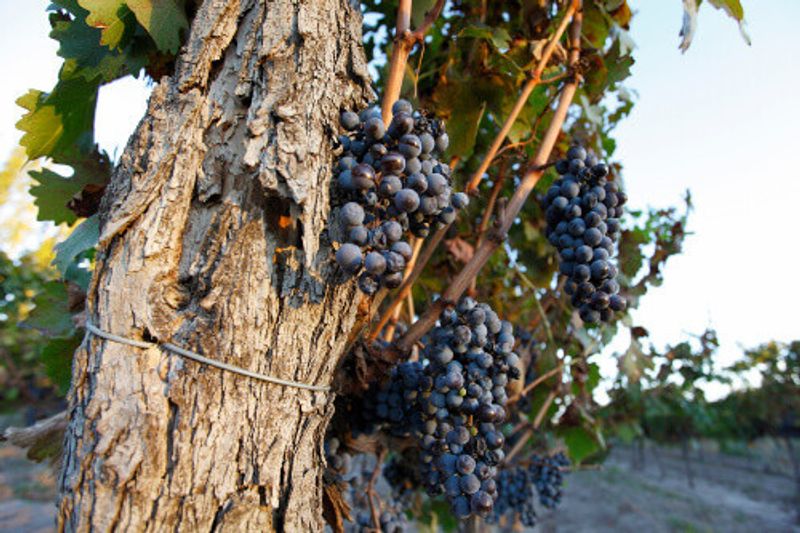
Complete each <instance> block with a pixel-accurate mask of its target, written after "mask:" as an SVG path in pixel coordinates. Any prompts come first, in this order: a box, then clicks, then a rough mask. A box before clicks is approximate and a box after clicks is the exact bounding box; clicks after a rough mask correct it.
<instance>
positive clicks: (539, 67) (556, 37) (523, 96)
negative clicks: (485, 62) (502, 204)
mask: <svg viewBox="0 0 800 533" xmlns="http://www.w3.org/2000/svg"><path fill="white" fill-rule="evenodd" d="M579 6H580V0H572V2H571V3H570V5H569V7H568V8H567V11H566V12H565V13H564V18H563V19H562V20H561V23H560V24H559V25H558V28H556V31H555V33H553V36H552V38H551V39H550V40H549V41H548V43H547V45H546V46H545V48H544V50H543V51H542V58H541V60H540V61H539V62H538V63H537V64H536V68H535V69H534V71H533V73H532V74H531V77H530V78H529V79H528V81H527V82H526V83H525V86H524V87H523V88H522V92H521V93H520V94H519V97H518V98H517V101H516V102H515V103H514V107H513V108H512V109H511V112H510V113H509V114H508V116H507V117H506V120H505V122H503V126H502V127H501V128H500V131H499V132H497V136H495V138H494V141H492V145H491V146H490V147H489V150H488V151H487V152H486V155H485V156H484V158H483V161H481V164H480V166H479V167H478V168H477V169H476V170H475V172H474V173H473V174H472V177H471V178H470V180H469V183H468V184H467V187H466V189H465V192H466V193H467V194H474V193H475V191H476V190H477V189H478V185H479V184H480V182H481V179H483V175H484V174H485V173H486V170H487V169H488V168H489V166H490V165H491V164H492V161H494V158H495V156H496V155H497V151H498V150H500V147H501V146H502V144H503V142H504V141H505V140H506V137H507V136H508V132H509V131H511V127H512V126H513V125H514V122H516V121H517V117H518V116H519V114H520V112H522V108H524V107H525V104H526V103H527V102H528V98H530V96H531V93H532V92H533V90H534V89H535V88H536V87H537V86H538V85H539V84H540V83H542V73H543V72H544V69H545V68H547V63H549V62H550V57H551V56H552V55H553V52H554V51H555V48H556V45H557V44H558V42H559V41H560V40H561V36H562V35H563V34H564V31H565V30H566V29H567V24H569V22H570V20H572V18H573V17H574V15H575V13H576V12H577V10H578V7H579ZM547 81H548V82H549V81H552V80H547Z"/></svg>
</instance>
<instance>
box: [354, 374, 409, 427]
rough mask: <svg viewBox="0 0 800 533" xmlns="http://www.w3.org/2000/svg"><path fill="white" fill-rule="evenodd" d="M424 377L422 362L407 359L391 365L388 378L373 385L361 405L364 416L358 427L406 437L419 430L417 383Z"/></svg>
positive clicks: (360, 411)
mask: <svg viewBox="0 0 800 533" xmlns="http://www.w3.org/2000/svg"><path fill="white" fill-rule="evenodd" d="M423 376H424V370H423V367H422V363H420V362H418V361H407V362H403V363H399V364H397V365H395V366H394V367H392V369H391V371H390V373H389V379H388V380H387V381H386V382H385V383H383V384H381V385H374V386H371V387H370V389H369V390H368V391H367V392H366V393H365V394H364V397H363V399H362V401H361V403H360V406H359V409H358V411H359V415H360V416H361V417H362V418H363V422H362V423H361V424H357V426H360V427H359V429H360V430H361V431H362V432H364V433H372V432H373V431H375V429H385V430H386V431H388V432H389V433H390V434H391V435H393V436H395V437H407V436H409V435H411V434H412V433H414V432H415V431H416V430H418V429H419V427H420V425H421V424H420V423H421V415H420V412H419V408H418V404H417V399H418V397H419V394H418V384H419V383H420V381H421V379H422V378H423Z"/></svg>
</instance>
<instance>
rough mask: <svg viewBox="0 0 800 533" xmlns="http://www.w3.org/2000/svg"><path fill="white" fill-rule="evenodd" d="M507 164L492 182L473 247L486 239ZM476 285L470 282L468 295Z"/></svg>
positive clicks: (478, 245) (504, 178)
mask: <svg viewBox="0 0 800 533" xmlns="http://www.w3.org/2000/svg"><path fill="white" fill-rule="evenodd" d="M507 166H508V165H507V164H505V163H504V164H503V165H502V166H501V167H500V170H499V171H498V173H497V178H496V179H495V181H494V185H493V186H492V192H491V193H490V194H489V200H488V201H487V203H486V209H484V211H483V215H481V223H480V225H479V226H478V238H477V239H476V241H475V247H476V248H479V247H480V246H481V244H483V241H484V240H485V238H486V231H487V230H488V229H489V222H490V221H491V220H492V213H493V211H494V206H495V203H496V202H497V196H498V195H499V194H500V191H501V190H502V188H503V184H504V183H505V181H506V167H507ZM476 283H477V278H475V279H473V280H472V283H471V284H470V287H469V292H470V295H474V294H475V284H476Z"/></svg>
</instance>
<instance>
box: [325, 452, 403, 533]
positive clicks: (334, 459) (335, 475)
mask: <svg viewBox="0 0 800 533" xmlns="http://www.w3.org/2000/svg"><path fill="white" fill-rule="evenodd" d="M364 458H365V456H364V455H359V456H357V457H355V458H354V457H352V456H351V455H350V453H349V452H348V451H347V450H345V449H344V447H343V446H342V445H341V443H340V442H339V439H338V438H336V437H329V438H328V439H327V440H326V441H325V461H326V464H327V468H326V469H325V473H324V476H323V479H324V481H325V483H326V484H334V483H335V484H337V485H338V486H339V487H340V489H345V491H344V496H345V497H346V498H347V500H349V502H350V504H351V505H352V506H353V510H354V512H355V521H354V522H353V523H348V524H347V526H346V530H347V531H348V532H353V533H375V532H376V531H380V533H404V532H405V531H406V530H407V528H408V520H407V519H406V516H405V514H404V513H403V512H402V509H403V506H402V505H401V504H400V503H399V502H394V501H386V500H383V499H381V501H380V503H381V505H380V508H379V510H378V524H377V525H378V526H379V527H377V528H376V527H375V525H376V524H375V523H374V520H373V517H372V513H371V509H370V504H369V501H368V500H367V488H368V485H369V477H370V475H371V473H369V472H364V471H363V465H364ZM356 465H357V466H356ZM354 466H355V468H354ZM359 467H362V468H359Z"/></svg>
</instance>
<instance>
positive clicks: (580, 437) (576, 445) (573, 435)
mask: <svg viewBox="0 0 800 533" xmlns="http://www.w3.org/2000/svg"><path fill="white" fill-rule="evenodd" d="M563 437H564V444H566V445H567V449H568V450H569V456H570V458H572V460H573V461H574V462H576V463H580V462H581V461H582V460H583V459H584V458H586V457H588V456H590V455H592V454H593V453H594V452H596V451H598V450H599V449H600V446H599V445H598V444H597V440H596V439H595V437H594V436H593V435H592V434H591V433H590V432H589V431H587V430H586V429H584V428H582V427H571V428H567V429H566V430H564V432H563Z"/></svg>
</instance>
